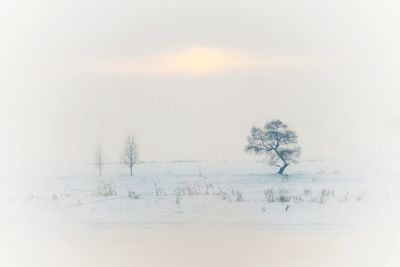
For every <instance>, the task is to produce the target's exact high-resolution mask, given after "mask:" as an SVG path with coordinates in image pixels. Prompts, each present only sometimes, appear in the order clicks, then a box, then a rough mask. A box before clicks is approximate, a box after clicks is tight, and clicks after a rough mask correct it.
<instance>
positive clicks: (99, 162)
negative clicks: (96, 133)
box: [94, 146, 104, 176]
mask: <svg viewBox="0 0 400 267" xmlns="http://www.w3.org/2000/svg"><path fill="white" fill-rule="evenodd" d="M94 164H95V165H96V166H97V168H98V170H99V176H101V172H102V170H103V166H104V155H103V149H102V148H101V146H98V147H97V149H96V152H95V153H94Z"/></svg>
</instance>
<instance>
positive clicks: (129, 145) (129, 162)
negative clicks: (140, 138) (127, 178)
mask: <svg viewBox="0 0 400 267" xmlns="http://www.w3.org/2000/svg"><path fill="white" fill-rule="evenodd" d="M138 156H139V151H138V146H137V144H136V139H135V136H134V135H133V134H130V135H129V136H128V137H127V138H126V142H125V149H124V151H123V154H122V164H125V165H126V166H128V167H129V171H130V174H131V176H132V175H133V166H134V165H135V164H136V163H137V161H138Z"/></svg>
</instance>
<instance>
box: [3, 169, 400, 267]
mask: <svg viewBox="0 0 400 267" xmlns="http://www.w3.org/2000/svg"><path fill="white" fill-rule="evenodd" d="M392 166H395V165H392ZM396 168H398V167H397V166H395V167H392V168H385V167H384V166H383V165H382V164H381V163H376V162H369V163H368V164H366V163H364V164H358V163H332V162H330V163H327V162H304V163H302V164H299V165H296V166H290V169H289V170H288V174H289V175H288V176H287V177H281V176H277V175H275V174H274V172H275V171H276V170H275V169H274V168H271V167H269V166H267V165H264V164H261V163H238V162H236V163H235V162H228V163H162V164H157V163H152V164H139V165H137V166H136V167H135V172H134V175H133V177H130V176H129V175H128V170H127V169H125V168H124V167H123V166H120V165H117V164H116V165H106V166H105V168H104V175H103V176H102V177H98V176H97V175H96V169H95V167H94V166H92V165H68V166H51V165H46V166H40V167H37V168H26V169H25V170H21V169H18V170H11V169H8V170H2V173H1V183H2V186H1V197H0V199H1V207H2V214H1V216H2V218H1V232H2V241H1V244H0V245H1V248H2V249H1V251H2V253H3V255H2V256H1V258H2V262H3V264H2V265H1V266H110V264H112V263H118V262H119V263H120V265H115V266H161V265H162V264H165V266H225V265H228V266H265V265H262V264H263V263H267V262H268V261H271V262H274V266H293V264H294V263H296V266H378V265H376V264H378V263H379V266H398V265H397V264H398V263H399V262H400V261H398V260H399V259H398V257H397V256H396V251H397V249H398V248H399V240H400V239H399V232H400V231H399V229H398V226H399V225H400V209H399V208H398V206H399V204H400V197H399V196H400V192H399V191H400V187H399V185H400V183H399V180H400V172H399V170H400V168H398V169H396ZM382 170H386V171H382ZM109 186H110V187H109ZM107 190H108V191H107ZM107 194H109V195H108V196H105V195H107ZM45 251H47V252H45ZM239 251H240V253H236V252H239ZM20 253H22V254H23V255H25V257H19V255H20ZM296 255H297V256H296ZM362 255H363V257H361V256H362ZM194 259H197V260H194ZM168 260H169V261H168ZM129 264H131V265H129ZM321 264H322V265H321Z"/></svg>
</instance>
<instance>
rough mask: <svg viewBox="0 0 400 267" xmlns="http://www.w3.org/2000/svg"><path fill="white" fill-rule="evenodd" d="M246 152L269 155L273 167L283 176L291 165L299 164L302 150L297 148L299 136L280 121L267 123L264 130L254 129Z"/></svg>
mask: <svg viewBox="0 0 400 267" xmlns="http://www.w3.org/2000/svg"><path fill="white" fill-rule="evenodd" d="M247 140H248V145H247V146H246V148H245V150H246V151H248V152H253V153H255V154H263V153H265V154H267V155H268V156H269V158H270V164H271V165H272V166H276V167H279V171H278V174H283V172H284V171H285V169H286V168H287V166H289V164H290V163H293V162H297V159H298V158H299V157H300V153H301V149H300V147H299V146H297V135H296V133H295V132H294V131H292V130H290V129H289V128H288V126H287V125H286V124H285V123H283V122H281V121H280V120H273V121H270V122H266V123H265V125H264V128H263V129H261V128H257V127H253V128H252V129H251V135H250V136H249V137H248V138H247Z"/></svg>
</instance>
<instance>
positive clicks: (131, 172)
mask: <svg viewBox="0 0 400 267" xmlns="http://www.w3.org/2000/svg"><path fill="white" fill-rule="evenodd" d="M129 168H130V170H131V176H132V166H129Z"/></svg>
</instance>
